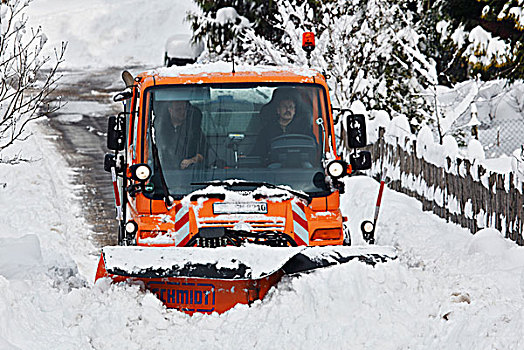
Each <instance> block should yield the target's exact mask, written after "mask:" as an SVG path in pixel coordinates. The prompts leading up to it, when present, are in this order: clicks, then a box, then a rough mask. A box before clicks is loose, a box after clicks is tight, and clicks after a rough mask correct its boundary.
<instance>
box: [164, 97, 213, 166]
mask: <svg viewBox="0 0 524 350" xmlns="http://www.w3.org/2000/svg"><path fill="white" fill-rule="evenodd" d="M164 107H166V109H167V117H168V118H163V119H164V122H161V125H162V127H160V130H159V132H158V133H159V135H158V136H159V137H161V138H163V142H160V144H161V145H162V149H160V150H159V151H160V158H161V159H162V164H166V165H168V166H169V167H173V168H175V169H186V168H188V167H190V166H191V165H193V164H197V163H201V162H202V161H203V160H204V156H205V150H206V141H205V137H204V135H203V133H202V129H201V128H200V126H201V123H202V112H200V110H199V109H198V108H196V107H194V106H192V105H191V103H189V101H187V100H182V101H169V102H166V103H165V106H164ZM164 117H166V116H164ZM166 119H168V122H166Z"/></svg>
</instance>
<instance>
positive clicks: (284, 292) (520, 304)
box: [0, 125, 524, 349]
mask: <svg viewBox="0 0 524 350" xmlns="http://www.w3.org/2000/svg"><path fill="white" fill-rule="evenodd" d="M42 127H43V126H42V125H40V126H35V135H34V136H33V137H32V138H31V139H30V140H29V141H28V142H26V143H25V145H24V148H25V150H26V152H28V153H26V154H29V155H31V156H32V157H33V158H34V159H39V160H37V161H35V162H34V163H30V164H21V165H17V166H5V165H2V166H0V178H1V179H2V181H4V182H7V186H6V187H5V188H0V218H1V221H2V228H1V230H0V315H1V316H0V349H73V348H74V349H110V348H120V349H122V348H126V349H153V348H165V347H167V346H169V347H173V348H184V349H189V348H191V349H208V348H225V349H235V348H258V349H282V348H287V349H328V348H331V349H348V348H355V349H376V348H381V349H442V348H448V349H520V348H522V347H523V346H524V340H523V339H524V337H523V334H524V274H523V271H524V269H523V268H524V248H522V247H517V246H516V245H514V244H513V243H511V242H509V241H507V240H505V239H504V238H502V237H501V236H500V234H499V233H498V232H496V231H493V230H484V231H481V232H479V233H477V234H476V235H474V236H473V235H471V234H470V233H469V232H468V231H466V230H464V229H462V228H459V227H458V226H456V225H453V224H448V223H446V222H444V221H443V220H442V219H439V218H437V217H436V216H434V215H432V214H429V213H424V212H422V211H421V205H420V203H418V202H417V201H415V200H413V199H411V198H408V197H406V196H404V195H402V194H398V193H395V192H393V191H389V190H386V192H385V195H384V198H383V208H382V212H381V214H380V220H379V225H378V229H377V234H378V244H384V245H393V246H395V247H397V249H398V251H399V259H398V260H396V261H393V262H389V263H386V264H382V265H377V266H376V267H375V268H373V267H370V266H368V265H364V264H362V263H359V262H351V263H348V264H344V265H342V266H337V267H332V268H328V269H325V270H321V271H316V272H314V273H310V274H305V275H302V276H300V277H294V278H289V277H286V278H284V280H283V281H282V282H280V283H279V284H278V285H277V287H276V288H274V289H273V290H272V291H271V292H270V293H269V295H268V296H267V297H266V299H264V300H263V301H260V302H256V303H255V304H254V305H253V306H251V307H248V306H244V305H242V306H237V307H236V308H234V309H232V310H230V311H229V312H227V313H225V314H222V315H217V314H213V315H196V316H193V317H190V316H187V315H185V314H183V313H180V312H177V311H174V310H166V309H165V308H164V307H163V306H162V305H161V303H160V302H159V301H158V300H157V299H156V298H155V297H154V296H153V295H152V294H150V293H148V292H142V291H140V290H139V289H138V287H136V286H124V285H109V284H107V283H105V282H102V283H98V284H96V285H94V284H93V280H94V273H95V268H96V263H97V254H98V251H97V249H96V248H94V247H93V245H92V244H91V239H90V230H89V227H86V223H85V221H84V219H83V218H82V216H81V212H82V210H83V208H82V198H75V196H74V195H73V191H74V187H75V185H74V184H72V183H71V175H72V171H71V170H70V169H68V168H67V166H66V163H65V161H64V160H63V159H62V157H61V155H60V154H59V153H58V152H57V150H56V149H55V147H54V146H53V143H52V140H51V139H49V138H48V137H45V136H44V133H43V132H42V131H41V129H40V128H42ZM377 191H378V184H377V183H376V182H375V181H373V180H372V179H369V178H366V177H356V178H351V179H348V180H347V194H346V195H344V198H343V211H344V213H345V215H347V216H349V217H350V218H351V220H352V228H353V231H354V232H356V231H357V226H358V223H359V222H360V221H361V220H362V219H364V218H369V217H371V216H372V214H373V210H374V201H375V199H376V195H377Z"/></svg>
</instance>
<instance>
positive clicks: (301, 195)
mask: <svg viewBox="0 0 524 350" xmlns="http://www.w3.org/2000/svg"><path fill="white" fill-rule="evenodd" d="M191 185H194V186H206V185H207V186H208V185H218V186H226V187H242V186H255V187H260V186H266V187H267V188H276V189H279V190H283V191H287V192H289V193H291V194H293V195H295V196H296V197H299V198H302V199H305V200H306V201H307V202H308V203H310V202H311V196H309V195H308V194H306V193H304V192H299V191H295V190H291V189H289V188H285V187H282V186H278V185H274V184H272V183H269V182H264V181H244V180H230V181H219V180H215V181H204V182H192V183H191Z"/></svg>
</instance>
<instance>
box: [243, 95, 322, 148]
mask: <svg viewBox="0 0 524 350" xmlns="http://www.w3.org/2000/svg"><path fill="white" fill-rule="evenodd" d="M299 101H300V99H299V97H298V94H297V93H296V92H294V91H293V90H292V89H286V88H283V89H276V90H275V91H274V93H273V97H272V98H271V101H270V102H269V103H268V104H267V105H266V106H264V107H262V109H261V111H260V116H261V118H262V123H263V126H262V128H261V129H260V131H259V133H258V137H257V140H256V142H255V146H254V148H253V152H252V154H253V155H258V156H261V157H264V158H265V157H268V155H269V154H270V151H271V143H272V141H273V140H274V139H275V138H276V137H278V136H282V135H290V134H300V135H306V136H310V137H312V138H314V136H313V132H312V130H311V125H310V123H308V120H307V118H306V116H304V115H299V114H298V113H297V109H298V108H297V106H298V104H299Z"/></svg>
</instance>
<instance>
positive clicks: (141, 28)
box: [28, 0, 197, 68]
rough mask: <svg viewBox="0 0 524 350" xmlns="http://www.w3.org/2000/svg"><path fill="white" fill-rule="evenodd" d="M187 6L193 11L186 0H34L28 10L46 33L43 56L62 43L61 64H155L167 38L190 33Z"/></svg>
mask: <svg viewBox="0 0 524 350" xmlns="http://www.w3.org/2000/svg"><path fill="white" fill-rule="evenodd" d="M188 10H192V11H196V10H197V8H196V5H195V4H193V2H192V1H185V0H156V1H143V0H121V1H111V0H90V1H70V0H35V1H33V2H32V3H31V5H30V7H29V13H28V14H29V17H30V23H31V25H32V26H34V27H37V26H38V25H41V26H42V28H43V31H44V33H45V34H46V35H47V37H48V39H49V41H48V43H47V45H46V48H47V52H48V54H51V55H53V51H52V48H53V47H60V44H61V42H62V41H67V42H68V48H67V52H66V61H65V63H64V65H63V67H66V68H78V67H100V66H131V65H139V64H146V65H149V66H160V65H162V64H163V58H164V51H165V50H164V46H165V44H166V41H167V39H168V38H169V37H170V36H172V35H174V34H187V33H190V30H189V24H188V23H185V22H184V18H185V17H186V15H187V14H186V12H187V11H188Z"/></svg>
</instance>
